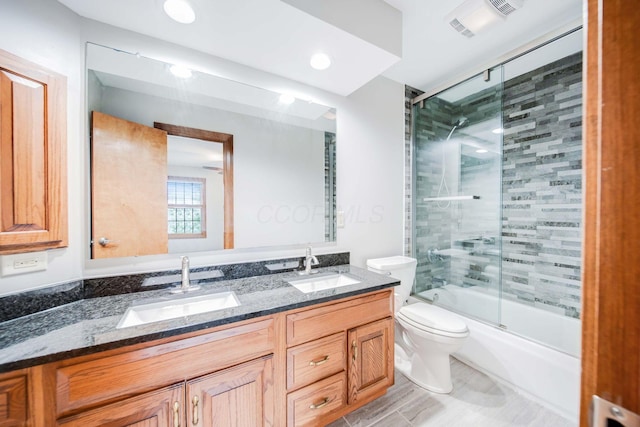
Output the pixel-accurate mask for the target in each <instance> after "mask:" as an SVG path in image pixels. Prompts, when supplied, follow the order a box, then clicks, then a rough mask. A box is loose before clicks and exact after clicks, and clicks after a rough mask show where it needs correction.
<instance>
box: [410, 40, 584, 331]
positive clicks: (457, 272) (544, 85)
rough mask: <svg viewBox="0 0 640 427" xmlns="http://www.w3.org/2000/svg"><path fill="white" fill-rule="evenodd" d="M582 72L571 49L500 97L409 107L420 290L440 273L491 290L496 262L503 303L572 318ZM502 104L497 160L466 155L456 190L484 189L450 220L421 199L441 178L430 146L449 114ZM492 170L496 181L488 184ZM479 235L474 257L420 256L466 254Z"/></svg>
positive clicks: (494, 93)
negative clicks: (467, 211) (466, 211)
mask: <svg viewBox="0 0 640 427" xmlns="http://www.w3.org/2000/svg"><path fill="white" fill-rule="evenodd" d="M581 73H582V55H581V53H577V54H574V55H570V56H568V57H565V58H563V59H561V60H558V61H555V62H553V63H550V64H548V65H545V66H543V67H540V68H538V69H536V70H533V71H531V72H528V73H526V74H523V75H520V76H518V77H515V78H513V79H510V80H508V81H506V82H504V86H503V90H502V96H500V92H501V91H500V87H494V88H491V89H487V90H485V91H483V92H480V93H477V94H474V95H472V96H470V97H468V98H464V99H462V100H460V101H457V102H455V103H449V102H446V101H443V100H441V99H435V100H433V101H430V102H426V103H425V107H424V108H423V109H416V110H414V112H417V113H416V117H414V118H413V119H414V120H415V124H416V126H415V127H414V129H417V130H416V131H415V132H414V139H415V147H416V148H415V152H414V153H413V155H414V156H415V165H414V167H415V168H416V169H415V170H416V172H415V174H414V175H415V179H416V182H415V187H416V189H415V201H416V208H415V218H414V221H415V227H416V231H415V235H414V236H413V238H414V247H415V254H414V256H416V257H417V258H418V270H417V276H416V277H417V280H416V286H417V291H418V292H420V291H424V290H427V289H430V288H432V287H433V286H439V285H440V284H441V283H440V282H439V281H438V280H437V279H438V278H443V277H444V278H447V280H449V282H450V283H453V284H457V285H460V286H478V285H479V286H483V287H486V288H494V289H497V288H498V285H499V284H500V283H499V282H498V281H499V280H500V274H499V271H498V267H500V266H501V269H502V282H501V289H502V295H503V297H505V298H510V299H513V300H517V301H518V302H521V303H525V304H528V305H531V306H535V307H538V308H542V309H544V310H549V311H552V312H555V313H559V314H563V315H566V316H569V317H575V318H579V317H580V292H581V288H580V262H581V251H580V242H581V221H582V206H581V205H582V195H581V191H582V190H581V182H582V162H581V157H582V149H581V144H582V143H581V141H582V116H581V114H582V113H581V109H582V83H581V79H582V75H581ZM501 108H502V109H503V112H502V114H501V115H502V121H503V127H504V135H503V143H502V151H503V155H502V159H501V161H498V162H495V161H491V160H489V159H488V160H484V161H482V160H477V159H475V160H473V159H470V158H468V157H467V158H466V160H465V161H464V162H463V163H462V165H461V166H460V174H459V180H460V182H459V184H460V189H461V191H460V192H461V193H465V194H467V193H469V194H471V193H476V192H481V191H484V194H483V196H484V197H481V199H480V200H478V201H474V202H473V203H474V206H473V209H472V214H473V215H469V216H465V215H460V216H458V217H457V218H455V219H456V222H457V224H454V222H453V221H452V219H453V218H452V216H454V215H457V213H456V210H455V209H437V208H436V207H435V206H433V205H427V204H426V203H424V202H421V200H422V199H423V198H424V197H433V196H434V195H435V193H436V192H437V188H438V185H439V182H440V178H441V163H442V154H441V153H442V146H441V144H442V142H438V141H442V140H444V139H445V138H446V137H447V134H448V133H449V132H450V130H451V128H452V124H451V123H452V121H454V122H455V120H456V118H457V117H460V116H464V117H467V118H469V126H471V125H473V124H474V123H477V122H480V121H482V120H483V118H485V117H487V116H491V114H495V112H496V111H499V110H500V109H501ZM498 114H500V113H498ZM460 131H464V128H462V129H461V130H460ZM457 132H459V131H458V130H456V132H455V133H454V136H455V134H456V133H457ZM500 174H501V175H502V178H501V181H502V182H500V181H497V182H489V181H490V180H491V179H492V178H490V177H492V176H493V177H500ZM498 179H500V178H498ZM500 188H501V190H500ZM487 191H490V194H489V193H487ZM500 197H501V198H502V211H501V212H500ZM485 202H487V203H485ZM467 203H471V202H467ZM460 204H462V203H460ZM491 204H493V205H492V206H491ZM479 237H480V238H482V237H484V238H485V240H484V241H476V242H475V243H474V245H476V246H482V248H478V249H482V251H483V256H482V257H480V258H478V259H473V258H472V259H469V257H461V258H456V257H446V258H445V259H444V260H443V261H440V262H436V263H431V262H429V261H428V260H427V257H426V251H427V250H428V249H430V248H434V247H436V248H454V249H455V248H458V249H466V250H469V246H468V245H469V244H470V243H472V242H471V241H472V240H473V239H474V238H479ZM493 238H495V239H496V240H495V243H492V241H491V239H493ZM500 238H501V239H502V242H500V241H499V240H500ZM500 243H501V244H502V253H501V258H498V256H493V255H492V254H494V253H498V252H497V249H499V248H500ZM464 245H467V247H466V248H463V246H464ZM491 249H493V251H492V250H491ZM487 266H492V267H491V268H489V269H487V268H486V267H487ZM494 267H495V268H494ZM449 272H450V274H449ZM434 278H436V280H434ZM507 326H508V325H507Z"/></svg>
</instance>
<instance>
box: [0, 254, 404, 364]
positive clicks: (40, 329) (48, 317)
mask: <svg viewBox="0 0 640 427" xmlns="http://www.w3.org/2000/svg"><path fill="white" fill-rule="evenodd" d="M317 270H318V271H320V272H340V273H348V274H350V275H351V276H353V277H355V278H358V279H359V280H360V283H358V284H354V285H349V286H343V287H338V288H333V289H327V290H324V291H317V292H311V293H306V294H305V293H303V292H301V291H299V290H298V289H296V288H295V287H293V286H291V285H289V284H288V283H287V282H286V281H285V280H288V279H292V278H300V277H304V276H299V275H298V274H297V273H296V272H287V273H279V274H269V275H262V276H255V277H246V278H241V279H233V280H221V281H216V282H212V283H210V284H202V283H201V284H200V285H201V289H200V290H198V291H195V292H191V293H189V296H196V295H200V294H203V293H211V292H216V291H234V292H235V294H236V296H237V298H238V300H239V302H240V305H239V306H238V307H234V308H227V309H223V310H218V311H213V312H209V313H202V314H197V315H193V316H186V317H179V318H175V319H171V320H165V321H160V322H154V323H148V324H146V325H140V326H131V327H127V328H121V329H117V328H116V326H117V325H118V322H119V321H120V318H121V317H122V315H123V314H124V313H125V312H126V310H127V308H128V307H129V306H131V305H132V304H133V303H141V302H145V301H144V300H152V299H158V298H171V296H172V294H170V293H169V291H168V290H167V289H161V290H153V291H146V292H137V293H128V294H122V295H112V296H105V297H100V298H88V299H82V300H80V301H76V302H72V303H69V304H65V305H62V306H59V307H55V308H51V309H48V310H45V311H42V312H38V313H34V314H30V315H28V316H23V317H19V318H16V319H12V320H9V321H5V322H2V323H0V372H7V371H10V370H14V369H20V368H26V367H30V366H35V365H39V364H43V363H48V362H53V361H57V360H62V359H66V358H70V357H75V356H80V355H86V354H91V353H96V352H99V351H104V350H109V349H113V348H118V347H123V346H126V345H131V344H137V343H142V342H147V341H152V340H156V339H160V338H166V337H171V336H175V335H180V334H184V333H187V332H192V331H197V330H202V329H207V328H212V327H215V326H219V325H224V324H229V323H233V322H237V321H240V320H245V319H251V318H257V317H260V316H265V315H269V314H273V313H278V312H282V311H286V310H291V309H295V308H300V307H305V306H310V305H313V304H318V303H322V302H327V301H331V300H337V299H340V298H345V297H349V296H353V295H358V294H363V293H366V292H371V291H375V290H379V289H384V288H388V287H391V286H394V285H397V284H398V280H396V279H394V278H392V277H389V276H383V275H380V274H376V273H373V272H370V271H368V270H365V269H362V268H358V267H354V266H351V265H340V266H333V267H324V268H319V269H317Z"/></svg>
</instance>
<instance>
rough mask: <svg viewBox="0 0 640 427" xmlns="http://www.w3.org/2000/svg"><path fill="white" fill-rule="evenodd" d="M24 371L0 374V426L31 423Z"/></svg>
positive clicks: (17, 425) (26, 377)
mask: <svg viewBox="0 0 640 427" xmlns="http://www.w3.org/2000/svg"><path fill="white" fill-rule="evenodd" d="M27 381H28V375H27V372H26V371H18V372H10V373H8V374H4V375H0V427H23V426H30V425H32V424H31V422H30V418H31V417H30V413H29V396H28V389H27Z"/></svg>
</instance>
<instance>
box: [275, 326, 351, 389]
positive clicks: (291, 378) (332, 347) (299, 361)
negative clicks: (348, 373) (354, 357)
mask: <svg viewBox="0 0 640 427" xmlns="http://www.w3.org/2000/svg"><path fill="white" fill-rule="evenodd" d="M346 349H347V341H346V334H345V333H344V332H340V333H338V334H335V335H331V336H328V337H326V338H322V339H319V340H317V341H312V342H310V343H307V344H302V345H299V346H296V347H293V348H290V349H288V350H287V388H288V389H289V390H294V389H296V388H300V387H302V386H305V385H307V384H311V383H312V382H314V381H317V380H320V379H322V378H326V377H328V376H330V375H333V374H336V373H338V372H340V371H344V370H345V369H346V358H347V355H346Z"/></svg>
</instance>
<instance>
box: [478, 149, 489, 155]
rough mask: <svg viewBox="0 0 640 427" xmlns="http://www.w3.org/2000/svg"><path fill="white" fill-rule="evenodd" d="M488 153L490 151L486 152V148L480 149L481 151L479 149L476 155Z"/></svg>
mask: <svg viewBox="0 0 640 427" xmlns="http://www.w3.org/2000/svg"><path fill="white" fill-rule="evenodd" d="M488 152H489V151H488V150H485V149H484V148H479V149H477V150H476V153H480V154H483V153H488Z"/></svg>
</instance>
